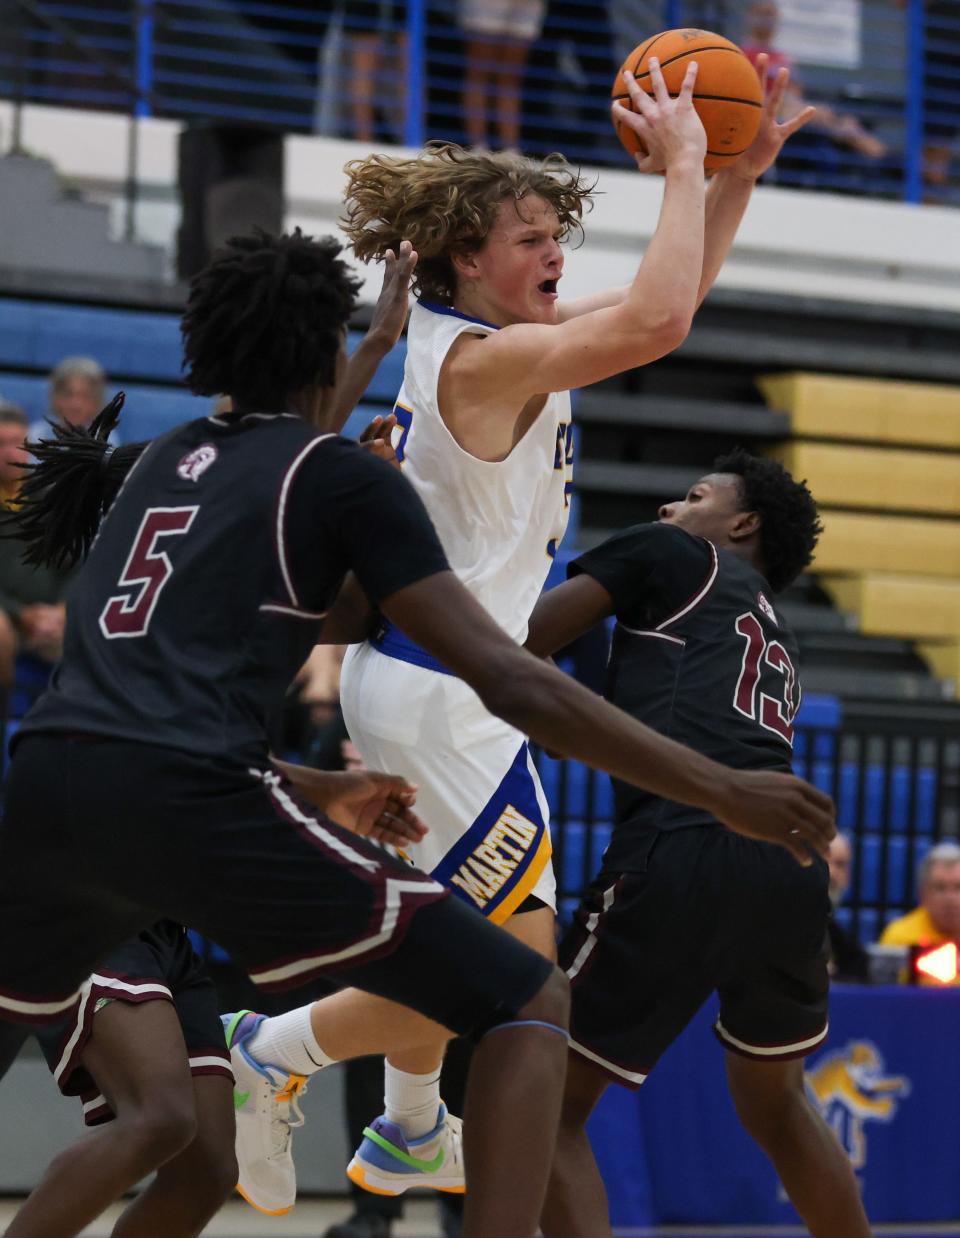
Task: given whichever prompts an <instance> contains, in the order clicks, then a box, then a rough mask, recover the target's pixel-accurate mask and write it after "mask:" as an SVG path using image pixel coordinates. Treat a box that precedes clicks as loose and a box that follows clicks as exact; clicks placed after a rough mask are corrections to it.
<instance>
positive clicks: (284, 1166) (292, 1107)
mask: <svg viewBox="0 0 960 1238" xmlns="http://www.w3.org/2000/svg"><path fill="white" fill-rule="evenodd" d="M220 1018H221V1022H222V1023H223V1033H224V1036H225V1037H226V1041H227V1048H228V1049H229V1050H230V1064H231V1065H232V1067H233V1077H234V1080H235V1082H234V1086H233V1105H234V1108H235V1109H236V1113H237V1145H236V1146H237V1161H238V1163H239V1166H240V1180H239V1182H238V1183H237V1190H238V1191H239V1192H240V1194H241V1195H242V1196H243V1198H244V1199H245V1200H246V1201H247V1203H248V1204H250V1205H251V1206H252V1207H254V1208H256V1209H257V1211H258V1212H265V1213H266V1214H267V1216H282V1215H283V1214H284V1213H285V1212H289V1211H290V1209H291V1208H292V1207H293V1205H294V1204H295V1203H296V1201H297V1171H296V1168H295V1166H294V1163H293V1153H292V1151H291V1142H292V1139H293V1128H294V1127H296V1126H302V1125H303V1114H302V1113H301V1112H300V1106H299V1104H298V1098H299V1097H300V1096H302V1095H303V1093H304V1091H305V1090H306V1086H307V1080H306V1078H305V1077H304V1076H303V1075H292V1074H290V1073H289V1071H286V1070H283V1069H282V1068H280V1067H277V1066H269V1065H265V1064H264V1063H263V1062H258V1061H257V1060H256V1058H254V1057H253V1056H252V1054H251V1053H250V1051H249V1050H248V1049H247V1047H246V1042H247V1041H248V1040H250V1038H251V1037H252V1036H253V1034H254V1033H255V1032H256V1030H257V1028H258V1027H259V1026H260V1024H261V1023H262V1022H263V1020H264V1019H265V1018H266V1015H262V1014H254V1013H253V1012H252V1011H250V1010H240V1011H238V1012H237V1013H236V1014H225V1015H221V1016H220Z"/></svg>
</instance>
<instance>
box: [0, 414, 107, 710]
mask: <svg viewBox="0 0 960 1238" xmlns="http://www.w3.org/2000/svg"><path fill="white" fill-rule="evenodd" d="M98 411H99V410H98ZM28 425H29V418H28V417H27V414H26V413H25V412H24V411H23V409H22V408H18V407H17V406H16V405H15V404H8V403H7V402H6V401H2V400H0V502H2V504H3V507H5V508H10V507H11V506H13V505H15V504H16V502H17V495H18V493H19V491H20V486H21V484H22V482H23V469H22V467H21V466H22V465H24V464H26V463H27V462H28V461H29V459H30V455H29V452H28V451H27V449H26V438H27V427H28ZM21 551H22V543H21V542H20V541H19V540H18V539H16V538H6V537H4V538H0V690H5V691H7V692H8V691H9V690H10V688H11V686H12V684H13V667H14V661H15V659H16V657H17V655H18V654H19V653H30V654H32V655H33V656H34V657H35V658H37V659H38V660H39V661H40V662H43V663H53V662H56V661H57V660H58V658H59V657H60V652H61V649H62V647H63V627H64V621H65V619H66V608H65V606H64V603H63V595H64V592H65V589H66V585H67V582H68V580H69V577H70V573H68V572H55V571H53V570H52V569H50V568H34V567H27V566H26V565H25V564H24V563H23V562H22V560H21V558H20V555H21Z"/></svg>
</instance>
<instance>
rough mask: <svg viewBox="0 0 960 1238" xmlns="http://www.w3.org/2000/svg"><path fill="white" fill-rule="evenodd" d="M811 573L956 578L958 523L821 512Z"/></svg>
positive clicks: (959, 570)
mask: <svg viewBox="0 0 960 1238" xmlns="http://www.w3.org/2000/svg"><path fill="white" fill-rule="evenodd" d="M820 515H821V518H822V520H823V533H822V534H821V537H820V541H819V542H818V543H817V550H816V559H815V560H814V564H813V570H814V571H815V572H906V573H908V574H909V575H913V576H915V575H917V574H918V573H920V574H922V575H924V576H949V577H957V578H960V520H956V519H955V520H936V519H932V518H929V517H928V518H924V517H922V516H915V517H914V516H887V515H878V514H876V513H869V514H868V513H865V512H836V511H829V510H827V511H825V510H823V509H822V508H821V511H820Z"/></svg>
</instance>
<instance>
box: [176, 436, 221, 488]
mask: <svg viewBox="0 0 960 1238" xmlns="http://www.w3.org/2000/svg"><path fill="white" fill-rule="evenodd" d="M216 458H217V449H216V447H214V445H213V443H201V445H200V446H199V447H194V449H193V451H188V452H187V454H186V455H185V456H184V457H183V459H182V460H181V461H180V463H179V464H178V465H177V476H178V477H182V478H183V480H184V481H199V480H200V478H201V477H202V476H203V474H204V473H205V472H206V471H207V469H208V468H209V467H210V465H211V464H213V462H214V460H216Z"/></svg>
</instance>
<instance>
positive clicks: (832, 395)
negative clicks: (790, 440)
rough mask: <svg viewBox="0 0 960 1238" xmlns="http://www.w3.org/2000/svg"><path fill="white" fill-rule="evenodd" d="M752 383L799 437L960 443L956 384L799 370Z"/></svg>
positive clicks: (959, 397)
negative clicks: (783, 412) (788, 420)
mask: <svg viewBox="0 0 960 1238" xmlns="http://www.w3.org/2000/svg"><path fill="white" fill-rule="evenodd" d="M757 385H758V386H759V388H760V390H761V392H762V393H763V397H764V399H765V400H766V401H767V404H768V405H769V406H770V407H771V408H778V409H784V410H786V411H787V412H788V413H789V414H790V416H791V420H792V425H793V433H794V435H796V436H797V437H800V438H802V437H804V436H810V437H811V438H838V439H850V438H854V439H864V440H866V441H867V442H870V441H876V442H880V443H917V444H920V445H922V446H925V447H957V448H960V386H958V387H949V386H945V385H942V384H937V383H903V382H892V381H890V380H889V379H883V378H848V377H847V376H845V375H840V374H804V373H789V374H764V375H761V377H759V378H758V379H757Z"/></svg>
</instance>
